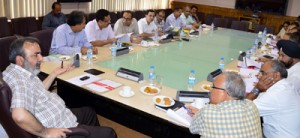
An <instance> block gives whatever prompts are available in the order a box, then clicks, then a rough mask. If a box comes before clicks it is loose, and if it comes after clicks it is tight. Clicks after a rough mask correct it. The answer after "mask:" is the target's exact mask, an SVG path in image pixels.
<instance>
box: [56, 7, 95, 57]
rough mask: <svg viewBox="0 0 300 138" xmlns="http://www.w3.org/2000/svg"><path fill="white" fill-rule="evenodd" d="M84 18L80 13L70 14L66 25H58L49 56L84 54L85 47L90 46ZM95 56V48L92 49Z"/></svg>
mask: <svg viewBox="0 0 300 138" xmlns="http://www.w3.org/2000/svg"><path fill="white" fill-rule="evenodd" d="M85 24H86V16H85V14H84V13H83V12H81V11H73V12H71V14H70V16H69V18H68V21H67V23H65V24H62V25H60V26H59V27H57V28H56V29H55V31H54V32H53V37H52V42H51V49H50V54H65V55H71V54H75V53H78V52H81V53H82V54H86V52H87V47H88V46H91V44H90V43H89V42H88V41H87V38H86V35H85V31H84V30H83V29H84V27H85ZM93 52H94V54H97V53H98V51H97V48H95V47H94V48H93Z"/></svg>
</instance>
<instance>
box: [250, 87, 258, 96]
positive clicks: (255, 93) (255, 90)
mask: <svg viewBox="0 0 300 138" xmlns="http://www.w3.org/2000/svg"><path fill="white" fill-rule="evenodd" d="M251 93H253V94H254V95H256V96H258V95H259V90H258V89H257V88H254V89H253V90H252V91H251Z"/></svg>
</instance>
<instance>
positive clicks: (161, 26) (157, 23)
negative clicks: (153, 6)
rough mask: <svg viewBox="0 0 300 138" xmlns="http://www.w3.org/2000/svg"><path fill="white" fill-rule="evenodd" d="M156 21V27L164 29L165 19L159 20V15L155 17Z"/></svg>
mask: <svg viewBox="0 0 300 138" xmlns="http://www.w3.org/2000/svg"><path fill="white" fill-rule="evenodd" d="M154 23H155V25H156V27H157V28H158V29H159V30H161V31H162V30H163V29H164V26H165V21H164V20H162V21H160V22H158V20H157V17H155V18H154Z"/></svg>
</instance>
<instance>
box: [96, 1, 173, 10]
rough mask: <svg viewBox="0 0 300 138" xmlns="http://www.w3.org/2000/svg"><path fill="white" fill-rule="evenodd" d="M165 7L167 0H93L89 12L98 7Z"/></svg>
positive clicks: (167, 6)
mask: <svg viewBox="0 0 300 138" xmlns="http://www.w3.org/2000/svg"><path fill="white" fill-rule="evenodd" d="M166 8H169V0H93V1H92V2H91V3H90V12H96V11H97V10H99V9H107V10H109V11H114V12H116V11H123V10H147V9H166Z"/></svg>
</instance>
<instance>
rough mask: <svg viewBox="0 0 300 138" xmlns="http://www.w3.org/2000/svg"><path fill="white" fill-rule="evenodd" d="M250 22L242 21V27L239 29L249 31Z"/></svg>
mask: <svg viewBox="0 0 300 138" xmlns="http://www.w3.org/2000/svg"><path fill="white" fill-rule="evenodd" d="M249 24H250V23H249V22H247V21H241V22H240V28H239V30H241V31H248V30H249Z"/></svg>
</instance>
